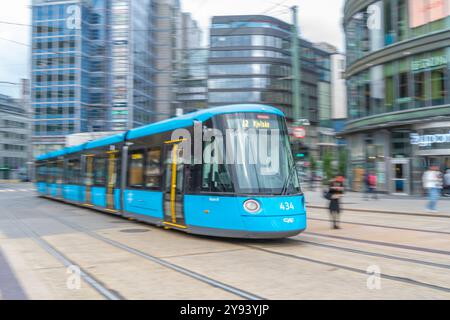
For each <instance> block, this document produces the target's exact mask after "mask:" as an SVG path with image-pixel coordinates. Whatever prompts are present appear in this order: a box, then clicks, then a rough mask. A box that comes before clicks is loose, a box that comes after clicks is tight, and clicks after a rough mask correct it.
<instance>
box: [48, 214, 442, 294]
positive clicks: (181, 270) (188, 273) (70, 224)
mask: <svg viewBox="0 0 450 320" xmlns="http://www.w3.org/2000/svg"><path fill="white" fill-rule="evenodd" d="M43 214H44V215H45V216H47V217H48V218H51V219H54V220H56V221H58V222H60V223H61V224H63V225H65V226H67V227H70V228H72V229H74V230H76V231H78V232H82V233H84V234H87V235H88V236H91V237H93V238H95V239H97V240H100V241H102V242H106V243H108V244H110V245H112V246H114V247H116V248H119V249H122V250H125V251H127V252H129V253H132V254H134V255H137V256H140V257H142V258H144V259H146V260H149V261H152V262H155V263H157V264H159V265H162V266H164V267H166V268H169V269H172V270H174V271H176V272H179V273H182V274H184V275H186V276H189V277H191V278H194V279H197V280H199V281H202V282H204V283H207V284H209V285H211V286H213V287H216V288H220V289H222V290H225V291H227V292H229V293H232V294H235V295H236V296H239V297H241V298H244V299H248V300H263V299H264V298H262V297H260V296H257V295H255V294H253V293H249V292H247V291H244V290H241V289H239V288H236V287H233V286H229V285H227V284H225V283H222V282H220V281H217V280H215V279H212V278H209V277H206V276H204V275H201V274H199V273H197V272H194V271H192V270H189V269H186V268H183V267H181V266H178V265H176V264H172V263H171V262H168V261H166V260H164V259H161V258H158V257H155V256H153V255H150V254H148V253H146V252H143V251H140V250H138V249H135V248H132V247H130V246H128V245H126V244H123V243H121V242H118V241H116V240H112V239H110V238H106V237H104V236H102V235H100V234H98V233H97V232H93V231H91V230H88V229H86V228H84V227H82V226H80V225H79V224H76V223H73V222H69V221H67V220H66V219H63V218H61V217H55V216H54V215H49V214H46V213H43ZM114 217H117V218H121V217H119V216H114ZM324 221H328V220H325V219H324ZM343 223H346V222H343ZM364 225H365V224H364ZM376 226H378V225H376ZM148 227H149V228H150V227H153V226H148ZM408 229H409V228H408ZM411 231H419V230H411ZM305 234H307V235H312V236H319V237H330V238H336V239H339V240H347V241H354V242H361V243H365V244H372V245H379V246H388V247H395V248H399V249H407V250H414V251H421V252H427V253H434V254H444V255H450V252H449V251H445V250H436V249H429V248H420V247H413V246H405V245H399V244H394V243H389V242H381V241H373V240H364V239H355V238H350V237H341V236H332V235H326V234H320V233H314V232H305ZM43 241H45V240H43ZM285 241H288V242H297V243H305V244H309V245H314V246H320V247H325V248H329V249H333V250H340V251H345V252H351V253H355V254H361V255H366V256H374V257H380V258H386V259H391V260H397V261H402V262H407V263H414V264H420V265H426V266H431V267H437V268H443V269H450V265H446V264H441V263H435V262H429V261H424V260H419V259H412V258H403V257H398V256H391V255H387V254H381V253H375V252H370V251H365V250H360V249H353V248H347V247H340V246H336V245H330V244H322V243H316V242H314V241H309V240H299V239H292V238H291V239H287V240H285ZM49 245H50V244H49ZM237 245H238V246H240V247H243V248H247V249H252V250H258V251H261V252H265V253H268V254H274V255H278V256H283V257H287V258H291V259H296V260H301V261H306V262H311V263H315V264H319V265H324V266H329V267H334V268H338V269H342V270H346V271H350V272H355V273H359V274H364V275H367V272H366V270H364V269H360V268H356V267H352V266H347V265H343V264H336V263H333V262H327V261H322V260H318V259H313V258H309V257H305V256H301V255H295V254H290V253H284V252H279V251H276V250H272V249H267V248H262V247H259V246H256V245H247V244H240V243H237ZM50 246H51V245H50ZM67 261H68V263H70V262H71V261H70V260H67ZM380 277H381V278H383V279H388V280H392V281H397V282H401V283H405V284H409V285H414V286H419V287H424V288H429V289H434V290H438V291H441V292H446V293H450V288H448V287H444V286H440V285H435V284H430V283H427V282H423V281H418V280H415V279H411V278H408V277H402V276H397V275H392V274H384V273H383V274H381V275H380Z"/></svg>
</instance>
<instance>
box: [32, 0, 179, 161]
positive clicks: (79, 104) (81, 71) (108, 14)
mask: <svg viewBox="0 0 450 320" xmlns="http://www.w3.org/2000/svg"><path fill="white" fill-rule="evenodd" d="M181 17H182V14H181V12H180V4H179V1H178V0H33V1H32V25H33V31H32V56H31V60H32V77H31V83H32V95H31V103H32V109H33V111H34V125H33V131H34V133H33V148H34V154H35V155H38V154H42V153H45V152H49V151H51V150H55V149H59V148H61V147H62V146H63V145H64V141H65V139H64V137H65V136H66V135H69V134H73V133H80V132H105V131H124V130H127V129H130V128H134V127H137V126H141V125H144V124H147V123H150V122H153V121H157V120H161V119H165V118H168V117H170V116H172V115H173V114H174V110H173V107H172V103H173V101H174V93H173V91H174V84H175V81H174V80H173V79H174V77H176V76H177V74H176V70H179V67H180V61H181V58H180V55H181V51H180V50H179V49H180V48H181V44H182V37H181V36H180V34H181V30H182V18H181Z"/></svg>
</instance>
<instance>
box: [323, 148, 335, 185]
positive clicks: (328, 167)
mask: <svg viewBox="0 0 450 320" xmlns="http://www.w3.org/2000/svg"><path fill="white" fill-rule="evenodd" d="M323 173H324V175H325V179H326V180H327V181H330V180H331V179H332V178H333V176H334V175H333V155H332V154H331V152H329V151H327V152H326V153H325V155H324V157H323Z"/></svg>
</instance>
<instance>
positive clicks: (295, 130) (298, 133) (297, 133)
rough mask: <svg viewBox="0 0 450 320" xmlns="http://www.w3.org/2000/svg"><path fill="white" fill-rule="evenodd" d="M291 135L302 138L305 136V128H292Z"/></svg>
mask: <svg viewBox="0 0 450 320" xmlns="http://www.w3.org/2000/svg"><path fill="white" fill-rule="evenodd" d="M292 135H293V136H294V137H295V138H297V139H304V138H305V137H306V129H305V128H304V127H295V128H292Z"/></svg>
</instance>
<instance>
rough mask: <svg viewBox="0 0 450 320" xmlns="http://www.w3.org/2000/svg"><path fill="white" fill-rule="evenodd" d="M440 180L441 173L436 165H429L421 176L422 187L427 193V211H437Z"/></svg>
mask: <svg viewBox="0 0 450 320" xmlns="http://www.w3.org/2000/svg"><path fill="white" fill-rule="evenodd" d="M442 180H443V179H442V174H441V172H440V171H439V168H438V167H436V166H431V167H430V168H429V169H428V170H427V171H425V172H424V174H423V176H422V183H423V187H424V189H425V190H426V191H427V193H428V203H427V206H426V210H427V211H428V212H438V211H437V209H436V207H437V202H438V200H439V196H440V194H441V190H442V182H443V181H442Z"/></svg>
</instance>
